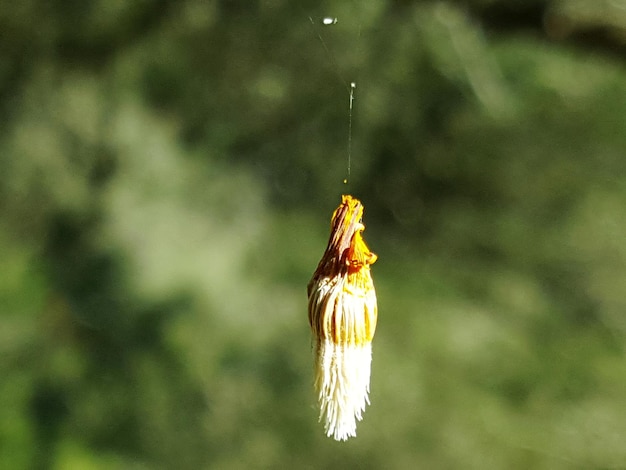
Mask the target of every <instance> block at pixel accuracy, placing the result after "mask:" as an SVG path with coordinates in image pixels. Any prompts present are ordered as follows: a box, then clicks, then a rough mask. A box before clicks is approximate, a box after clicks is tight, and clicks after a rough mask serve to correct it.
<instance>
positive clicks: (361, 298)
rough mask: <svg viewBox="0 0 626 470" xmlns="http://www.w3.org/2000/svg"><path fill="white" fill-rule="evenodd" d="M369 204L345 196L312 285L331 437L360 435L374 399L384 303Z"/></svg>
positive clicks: (323, 407) (312, 316)
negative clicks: (375, 350) (366, 217)
mask: <svg viewBox="0 0 626 470" xmlns="http://www.w3.org/2000/svg"><path fill="white" fill-rule="evenodd" d="M362 216H363V205H362V204H361V202H360V201H359V200H358V199H355V198H353V197H352V196H342V198H341V204H340V205H339V207H338V208H337V209H336V210H335V212H334V213H333V217H332V221H331V232H330V238H329V240H328V246H327V247H326V251H325V252H324V255H323V256H322V260H321V261H320V263H319V265H318V266H317V269H316V270H315V273H314V274H313V278H312V279H311V281H310V282H309V284H308V286H307V292H308V296H309V324H310V325H311V330H312V332H313V337H314V342H315V346H314V347H315V390H316V392H317V394H318V401H319V406H320V418H319V419H320V421H323V422H324V430H325V431H326V435H327V436H328V437H331V436H332V437H333V438H334V439H335V440H338V441H345V440H347V439H348V438H349V437H354V436H356V422H357V420H359V421H360V420H361V418H362V413H363V411H364V410H365V406H366V405H369V396H368V395H369V383H370V366H371V362H372V338H373V337H374V331H375V329H376V320H377V316H378V309H377V306H376V292H375V290H374V283H373V281H372V276H371V274H370V265H371V264H372V263H374V262H375V261H376V259H377V256H376V255H375V254H374V253H372V252H371V251H370V250H369V248H368V247H367V245H366V244H365V241H364V240H363V237H362V235H361V234H362V232H363V230H364V229H365V226H364V225H363V223H362V221H361V217H362Z"/></svg>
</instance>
